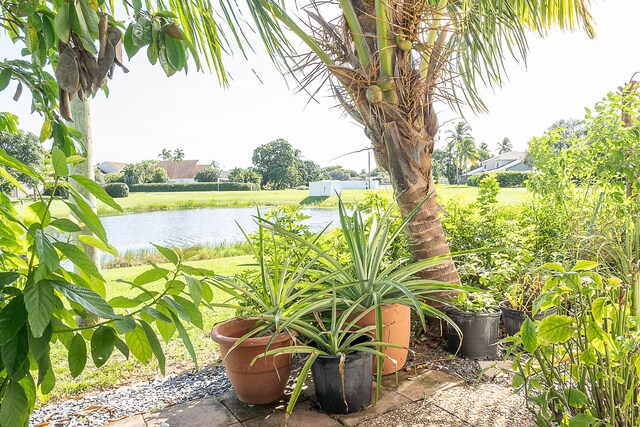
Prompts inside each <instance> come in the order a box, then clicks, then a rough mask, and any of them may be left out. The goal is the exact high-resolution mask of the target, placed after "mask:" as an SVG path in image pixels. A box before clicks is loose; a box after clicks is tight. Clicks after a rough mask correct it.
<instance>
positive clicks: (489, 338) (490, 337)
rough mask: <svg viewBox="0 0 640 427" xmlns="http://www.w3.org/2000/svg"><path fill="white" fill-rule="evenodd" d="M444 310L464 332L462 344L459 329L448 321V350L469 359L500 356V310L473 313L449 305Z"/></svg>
mask: <svg viewBox="0 0 640 427" xmlns="http://www.w3.org/2000/svg"><path fill="white" fill-rule="evenodd" d="M444 311H445V313H446V314H447V316H449V318H450V319H451V320H453V322H454V323H455V324H456V325H457V326H458V328H460V331H461V332H462V344H461V343H460V336H459V335H458V331H456V329H455V328H454V327H453V326H452V325H451V324H449V323H447V350H449V352H451V353H453V354H457V355H458V356H462V357H466V358H468V359H495V358H497V357H498V345H497V343H498V329H499V328H500V315H501V312H500V311H499V310H496V311H492V312H490V313H472V312H468V311H462V310H459V309H457V308H455V307H450V306H448V307H445V309H444ZM458 349H459V350H458ZM456 352H457V353H456Z"/></svg>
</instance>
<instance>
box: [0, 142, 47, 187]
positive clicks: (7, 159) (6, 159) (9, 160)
mask: <svg viewBox="0 0 640 427" xmlns="http://www.w3.org/2000/svg"><path fill="white" fill-rule="evenodd" d="M0 164H3V165H5V166H9V167H10V168H13V169H15V170H16V171H18V172H20V173H23V174H25V175H27V176H28V177H30V178H33V179H35V180H36V181H40V182H42V181H43V179H42V177H41V176H40V174H39V173H38V172H36V171H35V169H33V168H32V167H31V166H28V165H25V164H24V163H22V162H21V161H20V160H18V159H16V158H15V157H13V156H11V155H9V154H7V152H6V151H5V150H3V149H2V148H0Z"/></svg>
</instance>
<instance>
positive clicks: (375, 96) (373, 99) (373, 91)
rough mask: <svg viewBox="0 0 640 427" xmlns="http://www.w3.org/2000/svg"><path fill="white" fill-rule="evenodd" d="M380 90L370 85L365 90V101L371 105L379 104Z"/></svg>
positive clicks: (376, 86) (380, 98)
mask: <svg viewBox="0 0 640 427" xmlns="http://www.w3.org/2000/svg"><path fill="white" fill-rule="evenodd" d="M382 98H383V95H382V88H381V87H380V86H378V85H371V86H369V87H368V88H367V101H369V102H370V103H372V104H379V103H381V102H382Z"/></svg>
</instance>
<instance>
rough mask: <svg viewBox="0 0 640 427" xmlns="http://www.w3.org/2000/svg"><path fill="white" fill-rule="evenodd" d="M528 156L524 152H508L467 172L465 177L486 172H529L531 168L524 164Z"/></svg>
mask: <svg viewBox="0 0 640 427" xmlns="http://www.w3.org/2000/svg"><path fill="white" fill-rule="evenodd" d="M526 155H527V153H525V152H524V151H507V152H506V153H502V154H500V155H498V156H495V157H492V158H490V159H487V160H484V161H482V162H480V165H479V166H478V167H477V168H475V169H473V170H470V171H469V172H467V173H466V175H465V177H469V176H472V175H479V174H481V173H486V172H528V171H530V170H531V166H529V165H527V164H525V162H524V159H525V157H526Z"/></svg>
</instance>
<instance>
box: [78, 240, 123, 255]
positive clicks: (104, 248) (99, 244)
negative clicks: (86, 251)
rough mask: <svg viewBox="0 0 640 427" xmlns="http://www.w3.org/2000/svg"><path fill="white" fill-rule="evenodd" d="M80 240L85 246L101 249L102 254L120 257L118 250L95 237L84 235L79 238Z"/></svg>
mask: <svg viewBox="0 0 640 427" xmlns="http://www.w3.org/2000/svg"><path fill="white" fill-rule="evenodd" d="M78 240H80V241H81V242H82V243H84V244H85V245H89V246H93V247H94V248H98V249H100V250H101V251H102V252H106V253H108V254H111V255H113V256H114V257H117V256H118V250H117V249H116V248H115V247H114V246H112V245H110V244H108V243H105V242H103V241H102V240H99V239H96V238H95V237H94V236H90V235H88V234H82V235H80V236H78Z"/></svg>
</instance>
